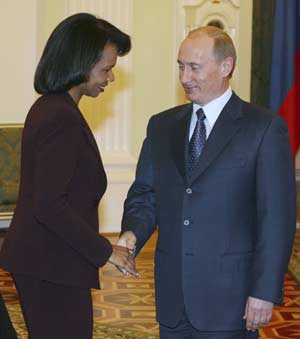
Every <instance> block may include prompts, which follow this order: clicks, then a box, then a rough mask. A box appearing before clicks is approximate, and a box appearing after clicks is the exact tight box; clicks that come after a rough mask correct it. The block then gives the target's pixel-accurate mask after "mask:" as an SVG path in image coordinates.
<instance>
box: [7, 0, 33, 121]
mask: <svg viewBox="0 0 300 339" xmlns="http://www.w3.org/2000/svg"><path fill="white" fill-rule="evenodd" d="M36 10H37V8H36V0H26V1H18V2H16V1H0V74H1V81H0V98H1V105H0V123H3V122H23V121H24V118H25V114H26V111H27V110H28V108H29V107H30V105H31V103H32V101H33V100H34V98H35V93H34V91H33V85H32V81H33V74H34V69H35V64H36V48H37V46H36V31H37V30H36Z"/></svg>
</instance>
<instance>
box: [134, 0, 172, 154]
mask: <svg viewBox="0 0 300 339" xmlns="http://www.w3.org/2000/svg"><path fill="white" fill-rule="evenodd" d="M173 6H174V0H164V1H161V0H151V1H148V0H135V1H134V26H133V27H134V30H133V35H132V39H133V112H132V113H133V114H132V131H133V132H134V135H133V138H132V151H133V154H134V155H136V156H137V154H138V152H139V150H140V147H141V142H142V140H143V139H144V136H145V129H146V125H147V122H148V120H149V117H150V116H151V115H152V114H154V113H158V112H160V111H162V110H164V109H167V108H169V107H171V106H172V105H173V102H172V98H173V96H172V91H173V87H172V86H173V84H172V79H173V77H172V72H173V68H172V59H173V21H174V19H175V18H174V16H173V14H174V9H173Z"/></svg>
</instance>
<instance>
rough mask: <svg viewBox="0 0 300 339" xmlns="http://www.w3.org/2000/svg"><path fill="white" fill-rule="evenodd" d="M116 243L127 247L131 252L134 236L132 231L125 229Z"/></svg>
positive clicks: (133, 246)
mask: <svg viewBox="0 0 300 339" xmlns="http://www.w3.org/2000/svg"><path fill="white" fill-rule="evenodd" d="M117 244H118V245H119V246H124V247H127V248H128V249H129V251H130V252H131V253H133V252H134V251H135V244H136V236H135V234H134V233H133V232H131V231H126V232H124V233H123V234H122V235H121V237H120V239H119V241H118V243H117Z"/></svg>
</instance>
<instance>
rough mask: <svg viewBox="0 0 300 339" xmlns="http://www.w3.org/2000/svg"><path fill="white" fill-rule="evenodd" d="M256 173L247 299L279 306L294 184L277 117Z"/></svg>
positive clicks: (284, 132)
mask: <svg viewBox="0 0 300 339" xmlns="http://www.w3.org/2000/svg"><path fill="white" fill-rule="evenodd" d="M256 171H257V172H256V178H257V179H256V202H257V222H256V226H257V229H256V246H255V247H256V248H255V256H254V262H253V280H252V290H251V293H250V295H251V296H253V297H256V298H259V299H263V300H267V301H272V302H274V303H277V304H280V303H281V302H282V298H283V289H282V287H283V281H284V274H285V271H286V269H287V266H288V262H289V258H290V254H291V249H292V245H293V239H294V233H295V226H296V183H295V172H294V164H293V159H292V155H291V150H290V143H289V135H288V131H287V128H286V125H285V123H284V121H283V119H282V118H281V117H279V116H277V117H275V118H274V119H273V120H272V122H271V123H270V125H269V127H268V129H267V130H266V132H265V135H264V138H263V140H262V142H261V145H260V150H259V155H258V160H257V167H256Z"/></svg>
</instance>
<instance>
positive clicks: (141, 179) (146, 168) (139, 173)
mask: <svg viewBox="0 0 300 339" xmlns="http://www.w3.org/2000/svg"><path fill="white" fill-rule="evenodd" d="M152 120H153V118H151V119H150V121H149V125H148V128H147V137H146V139H145V140H144V143H143V146H142V150H141V153H140V156H139V160H138V164H137V169H136V178H135V181H134V182H133V184H132V185H131V187H130V189H129V191H128V194H127V198H126V200H125V203H124V214H123V219H122V233H124V232H125V231H129V230H130V231H132V232H133V233H134V234H135V235H136V237H137V245H136V246H137V247H136V252H137V253H138V252H139V251H140V249H141V248H142V247H143V245H144V244H145V242H146V241H147V240H148V239H149V237H150V236H151V234H152V233H153V232H154V230H155V228H156V224H157V222H156V219H157V218H156V195H155V190H154V173H153V165H152V155H151V125H152Z"/></svg>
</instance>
